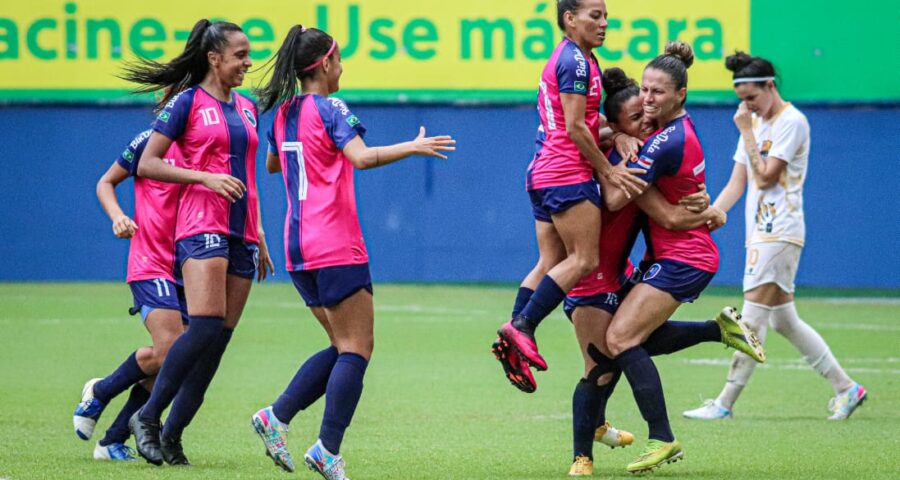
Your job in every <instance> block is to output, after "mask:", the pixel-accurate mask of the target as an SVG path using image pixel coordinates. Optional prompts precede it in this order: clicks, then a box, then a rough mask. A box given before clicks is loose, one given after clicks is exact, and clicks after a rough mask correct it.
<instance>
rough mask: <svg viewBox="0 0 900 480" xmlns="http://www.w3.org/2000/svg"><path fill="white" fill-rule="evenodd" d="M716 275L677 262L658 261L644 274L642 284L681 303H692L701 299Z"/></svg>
mask: <svg viewBox="0 0 900 480" xmlns="http://www.w3.org/2000/svg"><path fill="white" fill-rule="evenodd" d="M715 275H716V274H715V273H710V272H707V271H704V270H700V269H698V268H694V267H692V266H690V265H688V264H686V263H682V262H679V261H677V260H657V261H656V262H654V263H653V264H652V265H650V267H649V268H647V271H646V272H644V277H643V278H641V282H642V283H646V284H648V285H650V286H652V287H654V288H656V289H657V290H662V291H664V292H666V293H668V294H670V295H672V297H674V298H675V300H678V301H679V302H681V303H690V302H693V301H694V300H696V299H698V298H700V293H701V292H703V289H705V288H706V286H707V285H709V282H710V281H711V280H712V278H713V277H714V276H715Z"/></svg>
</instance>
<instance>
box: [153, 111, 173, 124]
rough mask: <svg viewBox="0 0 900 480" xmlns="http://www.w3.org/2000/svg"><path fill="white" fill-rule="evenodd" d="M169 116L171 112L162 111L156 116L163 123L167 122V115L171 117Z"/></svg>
mask: <svg viewBox="0 0 900 480" xmlns="http://www.w3.org/2000/svg"><path fill="white" fill-rule="evenodd" d="M171 116H172V114H171V113H169V112H162V113H160V114H159V117H157V118H158V119H159V121H161V122H163V123H169V117H171Z"/></svg>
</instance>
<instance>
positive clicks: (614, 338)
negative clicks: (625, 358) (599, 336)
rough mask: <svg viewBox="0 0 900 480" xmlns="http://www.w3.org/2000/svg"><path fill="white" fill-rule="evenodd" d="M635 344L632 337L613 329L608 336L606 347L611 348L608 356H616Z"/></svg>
mask: <svg viewBox="0 0 900 480" xmlns="http://www.w3.org/2000/svg"><path fill="white" fill-rule="evenodd" d="M633 346H634V345H633V342H632V341H631V338H629V337H627V336H625V335H621V334H618V333H616V332H614V331H611V332H609V333H608V334H607V336H606V348H607V349H608V350H609V352H608V353H607V356H609V358H616V357H618V356H619V355H621V354H622V352H624V351H625V350H628V349H629V348H631V347H633Z"/></svg>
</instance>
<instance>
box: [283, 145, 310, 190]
mask: <svg viewBox="0 0 900 480" xmlns="http://www.w3.org/2000/svg"><path fill="white" fill-rule="evenodd" d="M281 151H282V152H284V154H285V158H286V159H287V162H286V163H287V164H288V165H290V164H291V155H294V156H295V157H296V162H297V198H299V199H300V201H301V202H302V201H304V200H306V189H307V188H308V187H309V181H308V180H307V178H306V161H305V160H304V159H303V142H281Z"/></svg>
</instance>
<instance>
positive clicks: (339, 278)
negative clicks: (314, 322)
mask: <svg viewBox="0 0 900 480" xmlns="http://www.w3.org/2000/svg"><path fill="white" fill-rule="evenodd" d="M290 274H291V280H292V281H293V282H294V287H295V288H296V289H297V291H298V292H300V296H301V297H303V301H304V302H306V306H307V307H329V308H330V307H333V306H335V305H337V304H339V303H341V302H343V301H344V300H345V299H346V298H348V297H350V296H351V295H353V294H354V293H356V292H358V291H360V290H362V289H366V290H368V292H369V293H372V276H371V275H370V274H369V264H368V263H363V264H360V265H340V266H337V267H325V268H319V269H316V270H303V271H299V272H290Z"/></svg>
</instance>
